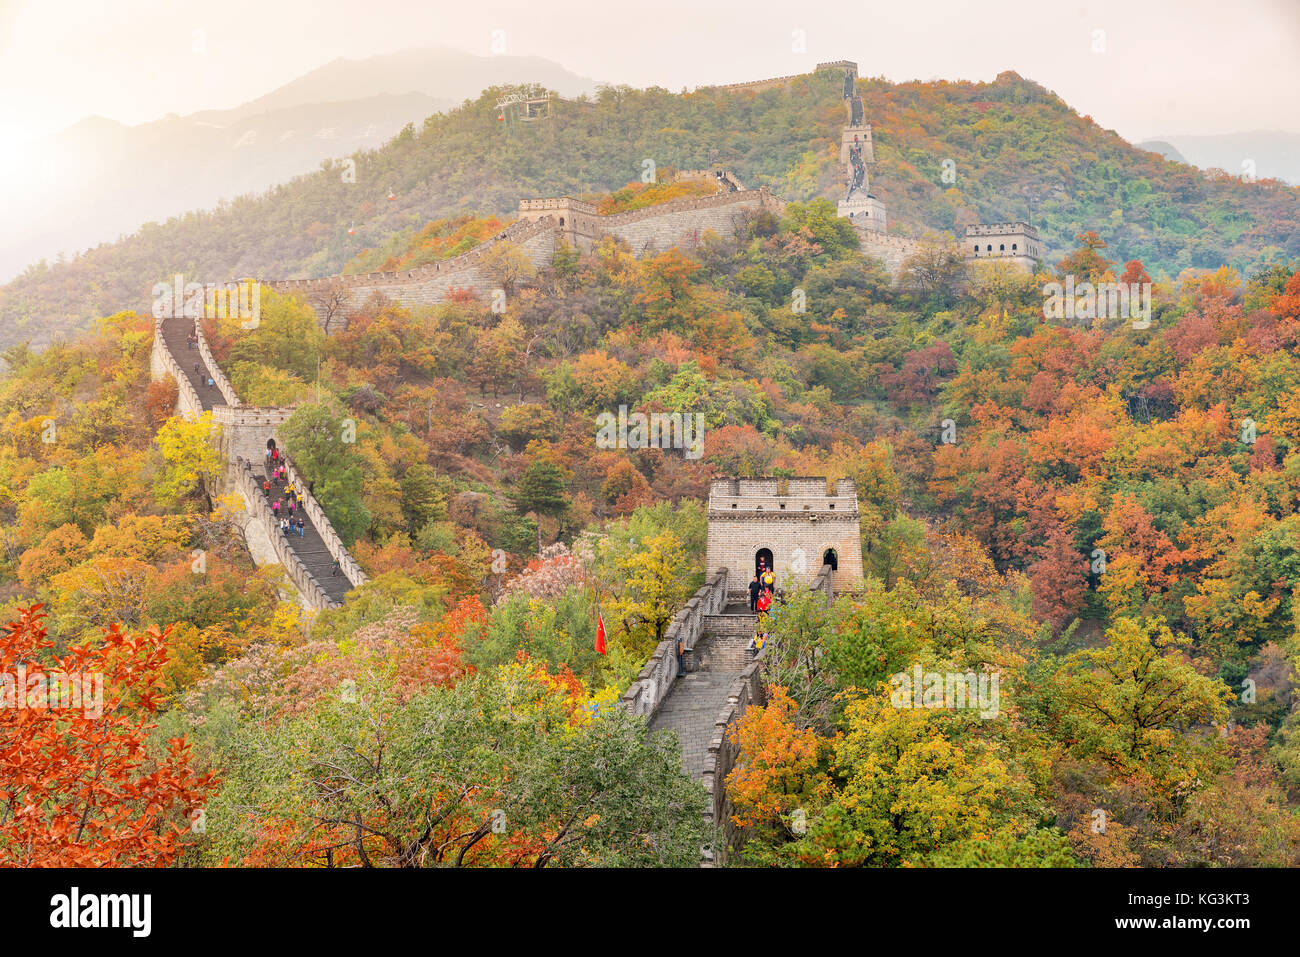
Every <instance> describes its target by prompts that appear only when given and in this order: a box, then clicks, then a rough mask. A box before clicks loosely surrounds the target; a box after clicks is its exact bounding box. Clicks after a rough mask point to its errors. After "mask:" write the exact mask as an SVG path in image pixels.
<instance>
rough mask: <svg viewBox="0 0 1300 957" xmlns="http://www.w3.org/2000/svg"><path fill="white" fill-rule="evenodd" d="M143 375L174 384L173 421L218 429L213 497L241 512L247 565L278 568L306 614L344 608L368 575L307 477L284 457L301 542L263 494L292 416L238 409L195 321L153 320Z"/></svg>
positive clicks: (279, 411)
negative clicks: (299, 504)
mask: <svg viewBox="0 0 1300 957" xmlns="http://www.w3.org/2000/svg"><path fill="white" fill-rule="evenodd" d="M191 335H194V336H197V342H196V343H195V344H194V345H191V344H190V341H189V337H190V336H191ZM149 370H150V374H151V375H152V377H153V378H155V379H163V378H166V377H171V378H172V379H174V380H175V381H176V387H177V397H176V411H177V413H178V414H180V415H182V416H184V417H185V418H186V419H189V420H191V421H193V420H196V419H198V418H199V417H200V416H201V415H203V414H204V413H205V412H206V413H211V414H212V419H213V422H214V423H216V425H217V426H219V433H218V439H217V442H218V448H219V449H220V451H221V453H222V460H223V462H224V469H223V472H222V475H221V477H220V479H219V480H218V491H219V492H220V493H223V494H224V493H231V492H233V493H235V494H237V495H238V496H239V498H240V501H241V502H242V504H243V507H244V520H243V522H242V523H241V524H242V528H243V531H244V538H245V541H246V542H247V545H248V550H249V553H250V554H251V555H252V557H253V561H254V562H255V563H256V564H258V565H267V564H278V565H281V566H283V568H284V571H285V574H286V575H287V576H288V578H289V581H290V582H291V583H292V585H293V587H294V589H295V590H296V591H297V593H298V598H299V599H300V601H301V602H302V604H303V605H304V606H306V607H307V608H310V609H313V610H322V609H326V608H337V607H339V606H340V605H342V603H343V599H344V596H345V595H346V594H347V592H348V591H349V590H351V589H352V588H356V587H359V586H360V585H363V584H364V583H365V582H366V581H367V578H366V574H365V572H363V571H362V570H361V567H360V566H359V565H358V564H357V563H356V561H355V560H354V559H353V558H352V556H351V555H350V554H349V553H348V550H347V546H346V545H345V544H344V543H343V540H342V539H341V538H340V537H339V535H338V533H337V532H336V531H335V530H334V527H333V525H331V524H330V521H329V519H328V518H327V517H326V515H325V510H324V509H323V508H321V506H320V503H319V502H318V501H317V500H316V498H315V496H314V495H313V494H312V491H311V483H310V481H309V480H308V478H307V477H304V476H302V475H301V474H300V473H299V472H298V471H297V470H296V469H294V467H293V464H292V460H290V459H288V457H287V456H286V457H285V458H286V464H287V465H288V466H289V478H290V482H292V483H293V484H294V485H295V487H296V488H298V489H300V490H301V491H302V494H303V508H302V514H303V515H304V519H305V521H304V528H303V534H302V535H301V536H300V535H298V534H297V533H296V532H295V533H293V534H291V535H285V534H284V533H282V532H281V531H280V527H279V525H278V523H277V521H276V519H275V516H274V514H273V513H272V511H271V503H270V498H269V497H268V495H267V494H266V493H265V491H264V490H263V488H262V483H263V482H264V481H265V478H266V476H265V471H266V470H265V450H266V447H267V440H271V439H273V440H275V442H276V444H277V446H278V447H279V448H280V449H282V450H283V448H284V443H283V442H282V441H281V439H280V435H279V432H278V429H279V427H280V426H281V425H283V424H284V423H285V422H287V421H288V420H289V417H290V416H291V415H292V414H293V411H294V410H293V409H290V408H281V409H276V408H257V407H252V406H246V405H244V404H242V403H241V402H240V400H239V396H238V395H237V394H236V393H235V390H234V387H233V386H231V384H230V381H229V380H228V379H227V378H226V376H225V374H224V373H223V372H222V371H221V368H220V366H219V365H218V364H217V362H216V360H215V359H214V358H213V355H212V351H211V349H210V348H209V347H208V343H207V341H206V339H205V338H204V336H203V330H202V328H201V326H200V323H199V322H198V321H197V320H195V319H185V318H180V317H176V318H165V319H155V320H154V339H153V350H152V352H151V353H150V358H149ZM209 378H211V380H212V382H213V385H211V386H209V385H208V384H207V382H208V379H209ZM273 491H274V488H273ZM335 562H337V563H338V564H337V568H335Z"/></svg>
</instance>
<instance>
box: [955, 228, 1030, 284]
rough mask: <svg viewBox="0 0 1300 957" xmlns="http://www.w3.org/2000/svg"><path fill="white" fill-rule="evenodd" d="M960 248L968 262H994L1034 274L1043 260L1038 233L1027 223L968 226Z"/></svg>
mask: <svg viewBox="0 0 1300 957" xmlns="http://www.w3.org/2000/svg"><path fill="white" fill-rule="evenodd" d="M961 244H962V245H964V246H965V252H966V258H967V259H968V260H980V259H997V260H1002V261H1003V262H1010V263H1012V264H1013V265H1016V266H1018V267H1020V268H1021V269H1024V270H1025V271H1027V272H1033V271H1034V269H1035V268H1036V267H1037V265H1038V261H1039V260H1040V259H1042V256H1043V243H1042V240H1041V239H1039V238H1038V230H1036V229H1035V228H1034V227H1033V226H1030V225H1029V224H1028V223H979V224H978V225H974V226H967V227H966V230H965V235H964V236H963V237H962V240H961Z"/></svg>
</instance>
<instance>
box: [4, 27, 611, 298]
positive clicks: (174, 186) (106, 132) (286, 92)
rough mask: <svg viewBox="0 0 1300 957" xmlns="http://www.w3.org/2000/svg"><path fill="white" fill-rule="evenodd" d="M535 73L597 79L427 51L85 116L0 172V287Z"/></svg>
mask: <svg viewBox="0 0 1300 957" xmlns="http://www.w3.org/2000/svg"><path fill="white" fill-rule="evenodd" d="M532 81H536V82H540V83H543V84H545V85H546V86H547V87H548V88H550V89H554V90H557V91H558V92H560V93H561V94H564V95H568V96H576V95H579V94H581V93H584V92H591V91H594V90H595V87H596V83H595V81H593V80H589V79H586V78H584V77H580V76H577V75H576V74H573V73H570V72H569V71H568V70H565V69H564V68H563V67H561V66H559V65H558V64H556V63H553V62H552V61H549V60H544V59H541V58H538V57H512V56H497V57H491V56H474V55H472V54H468V53H462V52H460V51H457V50H449V49H442V48H427V49H414V50H407V51H403V52H400V53H395V54H391V55H388V56H376V57H371V58H369V59H365V60H346V59H338V60H334V61H333V62H331V63H327V64H326V65H324V66H322V67H320V68H319V69H316V70H313V71H311V72H310V73H307V74H306V75H304V76H301V77H299V78H298V79H296V80H293V81H291V82H289V83H287V84H285V85H284V86H282V87H280V88H279V89H276V90H274V91H272V92H270V93H268V94H267V95H265V96H262V97H259V98H258V99H256V100H253V101H251V102H249V103H245V104H243V105H242V106H238V107H235V108H234V109H228V110H204V111H201V112H198V113H192V114H190V115H188V116H177V115H175V114H171V115H169V116H166V117H164V118H162V119H160V120H156V121H154V122H152V123H144V124H141V125H139V126H124V125H122V124H120V123H117V122H115V121H113V120H110V119H105V118H104V117H101V116H92V117H88V118H86V119H85V120H82V121H81V122H79V123H76V124H74V125H73V126H71V127H69V128H68V129H66V130H63V131H62V132H60V133H57V134H54V135H52V136H49V137H46V138H44V139H42V140H40V141H38V142H36V143H34V144H31V145H29V146H27V147H25V148H24V149H23V151H22V155H21V156H20V157H18V163H17V169H16V170H15V172H14V174H13V175H11V176H9V177H6V178H3V179H2V180H0V208H3V209H4V210H5V219H6V224H5V225H6V228H5V230H4V234H3V238H0V282H4V281H7V280H9V279H11V278H13V277H14V276H15V275H17V274H18V273H19V272H21V271H22V270H23V269H24V268H26V267H27V266H30V265H32V264H33V263H36V262H38V261H40V260H42V259H50V260H52V259H54V258H55V257H56V256H58V255H59V254H60V253H62V254H64V255H67V256H71V255H73V254H75V253H76V252H79V251H81V250H84V249H86V248H89V247H93V246H96V245H98V244H100V243H104V242H111V241H113V240H115V239H117V238H119V237H120V236H122V235H124V234H129V233H132V232H135V231H136V230H137V229H139V227H140V226H142V225H143V224H144V223H147V222H154V221H156V222H162V221H164V220H166V219H167V218H169V217H171V216H176V215H180V214H182V213H185V212H188V211H190V210H195V209H204V208H211V207H213V206H216V205H217V204H218V203H220V202H222V201H229V200H233V199H234V198H235V197H237V196H240V195H244V194H249V193H258V192H261V191H263V190H265V189H267V188H268V187H271V186H274V185H276V184H279V183H284V182H287V181H288V180H291V179H292V178H293V177H295V176H299V175H301V174H304V173H310V172H312V171H314V170H316V169H317V168H318V167H319V165H320V163H321V161H322V160H326V159H330V158H334V157H340V156H347V155H349V154H352V153H354V152H356V151H357V150H365V149H377V148H378V147H379V146H381V145H382V144H383V143H384V142H385V141H387V140H388V139H390V138H391V137H392V136H394V135H395V134H396V133H397V132H398V131H400V130H401V129H402V127H404V126H405V125H406V124H408V123H419V122H420V121H422V120H423V119H424V118H425V117H427V116H429V115H430V114H432V113H437V112H441V111H443V110H445V109H447V108H448V107H451V106H455V105H457V104H458V103H460V102H462V101H463V100H465V99H466V98H470V97H474V96H477V95H478V93H479V92H480V91H481V90H483V89H484V88H485V87H489V86H494V85H497V84H504V83H521V82H532Z"/></svg>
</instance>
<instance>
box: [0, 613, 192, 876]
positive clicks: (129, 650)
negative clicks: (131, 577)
mask: <svg viewBox="0 0 1300 957" xmlns="http://www.w3.org/2000/svg"><path fill="white" fill-rule="evenodd" d="M41 607H42V606H40V605H33V606H32V607H30V608H23V609H20V610H19V613H18V619H17V620H16V621H13V622H10V623H8V624H7V625H6V626H5V628H4V633H3V635H0V694H3V696H4V699H3V702H2V703H3V705H4V706H3V707H0V864H6V865H12V866H20V867H43V866H60V867H105V866H110V867H111V866H118V867H122V866H136V867H140V866H144V867H161V866H165V865H168V864H172V863H174V862H175V861H176V860H177V858H179V857H180V855H181V853H182V851H183V850H184V847H185V838H184V836H185V834H186V832H187V831H190V830H191V829H192V826H193V824H192V822H193V821H195V820H199V819H200V818H199V817H198V813H199V812H200V810H201V808H202V807H203V804H204V802H205V801H206V800H207V798H208V796H209V795H210V794H211V793H212V791H213V789H214V787H215V783H216V782H215V778H214V775H213V774H212V773H206V774H198V773H196V772H195V771H194V769H192V768H191V767H190V748H189V745H188V744H187V743H186V742H185V740H184V739H183V738H173V739H172V740H171V741H170V742H169V744H168V749H167V753H166V755H163V756H161V757H157V758H154V757H152V756H151V755H149V754H148V753H147V751H146V747H145V744H146V740H147V738H148V735H149V732H150V730H151V729H152V728H153V727H154V725H153V724H152V723H150V721H149V717H150V716H151V715H152V714H154V712H155V711H156V709H157V704H158V695H159V692H160V689H161V685H162V668H163V665H164V663H165V660H166V655H167V652H166V634H165V633H160V632H159V631H158V630H157V629H155V628H151V629H149V630H148V631H145V632H143V633H141V634H128V633H126V632H124V631H123V630H122V629H121V627H120V626H119V625H116V624H114V625H112V626H110V627H109V628H108V629H107V630H106V631H105V634H104V638H103V641H102V643H99V644H89V645H84V646H80V647H76V648H73V649H71V650H70V651H69V653H68V654H67V655H64V656H62V657H53V658H49V656H48V649H50V648H51V647H52V645H53V642H51V641H49V640H48V639H47V637H46V629H45V627H44V625H43V624H42V621H43V618H44V617H45V616H44V614H43V613H42V611H41ZM43 659H46V660H49V662H50V663H49V665H48V666H47V665H46V664H44V663H43ZM56 688H57V689H58V690H57V693H56V690H55V689H56Z"/></svg>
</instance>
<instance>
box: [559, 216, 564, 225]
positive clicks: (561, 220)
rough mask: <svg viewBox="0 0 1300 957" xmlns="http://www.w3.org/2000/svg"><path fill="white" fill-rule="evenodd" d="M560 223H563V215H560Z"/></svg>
mask: <svg viewBox="0 0 1300 957" xmlns="http://www.w3.org/2000/svg"><path fill="white" fill-rule="evenodd" d="M560 225H561V226H563V225H564V217H563V216H561V217H560Z"/></svg>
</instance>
